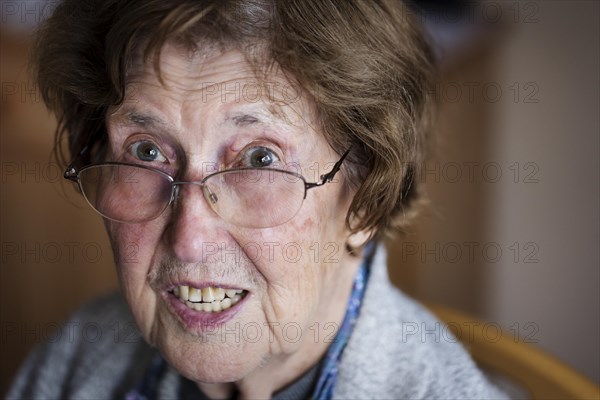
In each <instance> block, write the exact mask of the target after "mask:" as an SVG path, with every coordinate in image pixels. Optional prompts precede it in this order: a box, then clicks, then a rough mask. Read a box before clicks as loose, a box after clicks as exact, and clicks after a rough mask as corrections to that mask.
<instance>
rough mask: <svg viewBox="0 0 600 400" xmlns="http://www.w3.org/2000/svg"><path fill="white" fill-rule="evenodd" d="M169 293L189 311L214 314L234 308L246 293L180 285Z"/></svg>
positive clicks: (237, 290)
mask: <svg viewBox="0 0 600 400" xmlns="http://www.w3.org/2000/svg"><path fill="white" fill-rule="evenodd" d="M169 293H170V294H171V295H173V296H174V297H177V298H178V299H179V301H180V302H181V303H183V304H184V305H185V306H187V307H188V308H189V309H191V310H195V311H203V312H212V313H216V312H221V311H224V310H227V309H228V308H230V307H232V306H234V305H235V304H236V303H238V302H239V301H240V300H241V299H242V298H244V296H245V295H246V294H247V293H248V292H247V291H246V290H241V289H224V288H220V287H214V286H208V287H205V288H201V289H200V288H195V287H191V286H185V285H181V286H176V287H174V288H173V289H172V290H170V291H169Z"/></svg>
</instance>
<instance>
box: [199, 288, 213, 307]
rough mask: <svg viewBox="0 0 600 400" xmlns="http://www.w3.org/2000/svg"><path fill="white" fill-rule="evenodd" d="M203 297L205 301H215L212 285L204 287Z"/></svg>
mask: <svg viewBox="0 0 600 400" xmlns="http://www.w3.org/2000/svg"><path fill="white" fill-rule="evenodd" d="M202 298H203V299H204V302H205V303H212V302H213V301H215V296H214V295H213V290H212V288H211V287H210V286H209V287H206V288H204V289H202Z"/></svg>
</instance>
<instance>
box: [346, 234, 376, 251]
mask: <svg viewBox="0 0 600 400" xmlns="http://www.w3.org/2000/svg"><path fill="white" fill-rule="evenodd" d="M372 237H373V231H372V230H363V231H358V232H355V233H351V234H350V236H348V238H347V239H346V251H348V253H349V254H350V255H353V256H360V255H361V253H362V249H363V247H364V246H365V245H366V244H367V243H368V242H369V240H371V238H372Z"/></svg>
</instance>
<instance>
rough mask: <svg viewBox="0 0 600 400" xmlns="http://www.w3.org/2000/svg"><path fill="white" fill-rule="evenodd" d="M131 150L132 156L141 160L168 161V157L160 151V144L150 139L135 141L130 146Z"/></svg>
mask: <svg viewBox="0 0 600 400" xmlns="http://www.w3.org/2000/svg"><path fill="white" fill-rule="evenodd" d="M129 152H130V153H131V155H132V156H134V157H135V158H137V159H139V160H141V161H148V162H152V161H158V162H166V161H167V159H166V157H165V156H163V154H162V153H161V152H160V149H159V148H158V146H157V145H155V144H154V143H152V142H149V141H142V142H135V143H133V144H132V145H131V146H129Z"/></svg>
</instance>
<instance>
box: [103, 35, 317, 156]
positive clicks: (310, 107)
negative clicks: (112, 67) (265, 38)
mask: <svg viewBox="0 0 600 400" xmlns="http://www.w3.org/2000/svg"><path fill="white" fill-rule="evenodd" d="M130 71H131V72H130V73H129V74H128V76H127V86H126V94H125V100H124V102H123V103H122V104H121V105H120V106H118V107H117V108H115V109H113V110H111V111H110V112H109V113H108V115H107V124H108V128H109V129H108V131H109V138H110V141H111V143H113V144H114V143H116V144H119V143H121V142H122V141H124V140H126V138H127V137H128V135H129V132H134V131H136V130H137V128H142V130H143V131H144V132H147V133H149V134H152V135H155V136H156V137H158V138H165V139H167V140H169V141H170V142H172V143H178V145H179V146H181V148H182V151H183V152H186V153H188V154H192V153H197V152H198V151H204V150H198V149H207V150H206V151H210V150H209V149H217V148H218V147H220V146H234V147H236V146H237V145H236V143H238V144H239V143H241V142H244V141H251V140H258V139H260V137H266V136H269V137H271V138H273V139H276V141H277V142H278V143H281V144H282V145H284V146H287V147H288V149H296V152H298V153H305V152H306V153H308V152H311V151H314V148H315V147H318V146H322V145H324V144H325V139H324V136H323V135H322V134H320V132H321V130H320V129H318V123H317V122H316V121H317V119H316V113H315V112H314V110H315V106H314V102H313V101H312V100H311V99H312V98H311V97H310V96H307V95H306V93H305V92H304V91H302V90H301V89H300V86H299V85H296V84H294V83H292V82H291V81H290V80H289V79H287V77H286V75H285V74H284V73H283V72H282V71H281V69H279V68H277V67H273V68H270V69H269V70H268V73H267V72H265V70H262V71H257V70H256V69H255V68H253V66H252V65H251V64H250V63H249V62H248V60H247V59H246V57H245V55H244V54H243V53H242V52H240V51H238V50H226V51H222V50H220V51H215V50H214V49H210V50H209V51H206V52H204V53H200V52H198V53H194V54H191V53H189V52H187V51H186V50H184V49H182V48H181V47H177V46H175V45H170V44H167V45H166V46H165V47H164V48H163V49H162V52H161V56H160V58H159V70H158V72H157V70H156V68H155V63H154V62H153V60H149V61H147V62H142V58H141V57H140V58H139V59H138V61H136V63H135V64H134V65H132V68H131V69H130ZM307 135H308V136H307ZM290 146H291V147H290Z"/></svg>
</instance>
